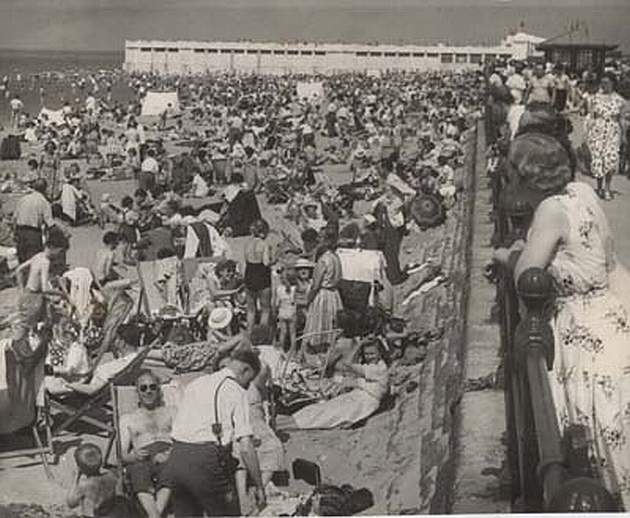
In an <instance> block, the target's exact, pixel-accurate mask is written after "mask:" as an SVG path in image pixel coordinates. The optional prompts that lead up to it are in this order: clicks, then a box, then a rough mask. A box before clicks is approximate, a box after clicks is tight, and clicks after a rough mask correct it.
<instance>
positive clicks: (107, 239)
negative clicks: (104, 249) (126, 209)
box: [103, 231, 120, 246]
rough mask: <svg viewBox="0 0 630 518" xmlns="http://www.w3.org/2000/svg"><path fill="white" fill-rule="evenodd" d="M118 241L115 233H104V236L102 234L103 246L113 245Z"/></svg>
mask: <svg viewBox="0 0 630 518" xmlns="http://www.w3.org/2000/svg"><path fill="white" fill-rule="evenodd" d="M119 241H120V236H119V235H118V234H117V233H116V232H112V231H109V232H105V234H103V244H105V245H108V246H109V245H113V244H115V243H118V242H119Z"/></svg>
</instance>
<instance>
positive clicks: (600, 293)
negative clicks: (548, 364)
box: [549, 182, 630, 510]
mask: <svg viewBox="0 0 630 518" xmlns="http://www.w3.org/2000/svg"><path fill="white" fill-rule="evenodd" d="M555 199H557V200H558V201H559V202H560V203H561V205H562V207H563V208H564V210H565V213H566V215H567V219H568V221H569V227H570V230H569V237H568V239H567V240H566V242H563V243H561V244H560V245H559V246H558V248H557V251H556V254H555V257H554V258H553V260H552V262H551V264H550V266H549V272H550V273H551V274H552V275H553V277H554V280H555V282H556V290H557V298H556V316H555V319H554V322H553V327H554V337H555V347H556V359H555V362H554V367H553V372H552V373H550V383H551V389H552V393H553V396H554V402H555V406H556V411H557V413H558V419H559V424H560V429H561V430H566V429H567V427H568V426H570V425H584V426H585V427H586V428H587V429H588V431H589V435H590V437H589V452H590V458H591V462H592V467H593V472H594V474H596V475H597V476H599V477H601V480H602V482H603V483H604V485H605V486H606V488H607V489H608V490H609V491H610V492H611V493H612V494H613V495H616V496H617V497H620V498H621V500H622V502H623V504H624V506H625V508H626V509H627V510H630V320H629V309H628V308H626V307H625V305H624V303H623V302H622V300H621V299H620V298H619V297H618V296H617V295H615V293H613V290H612V289H611V286H610V285H609V273H608V268H607V254H606V249H607V243H609V242H610V238H609V230H608V223H607V220H606V216H605V215H604V213H603V211H602V210H601V207H600V206H599V204H598V201H597V196H596V195H595V192H594V191H593V189H592V188H591V187H590V186H589V185H586V184H583V183H577V182H576V183H571V184H569V186H568V187H567V194H562V195H558V196H556V197H555Z"/></svg>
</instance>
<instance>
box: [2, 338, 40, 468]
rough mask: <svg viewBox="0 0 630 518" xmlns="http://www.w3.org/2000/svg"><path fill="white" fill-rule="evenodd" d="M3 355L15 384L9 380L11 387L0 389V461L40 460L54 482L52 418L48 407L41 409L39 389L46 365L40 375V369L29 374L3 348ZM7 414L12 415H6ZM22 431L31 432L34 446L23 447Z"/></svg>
mask: <svg viewBox="0 0 630 518" xmlns="http://www.w3.org/2000/svg"><path fill="white" fill-rule="evenodd" d="M0 354H2V355H3V358H2V360H3V361H4V362H6V363H5V366H4V367H5V369H6V372H7V373H11V375H10V376H7V377H10V378H11V380H10V381H8V380H7V384H6V385H4V384H3V386H2V388H0V407H2V408H0V419H1V420H2V421H1V422H0V444H1V445H2V448H0V460H2V459H13V458H18V457H39V458H40V459H41V462H42V465H43V466H44V471H45V472H46V476H47V477H48V478H49V479H51V480H52V478H53V476H52V473H51V471H50V467H49V465H48V459H47V456H48V455H52V454H53V442H52V432H51V428H50V415H49V414H48V408H47V406H46V405H45V404H44V405H43V406H38V401H37V394H38V392H39V386H40V383H41V382H42V380H43V364H42V366H41V367H39V368H41V371H40V373H39V374H37V373H35V372H34V371H35V370H36V369H38V367H35V369H33V370H31V371H30V372H25V371H24V370H23V369H22V366H21V365H20V364H19V363H18V362H17V359H16V357H15V354H14V353H13V352H12V351H10V350H4V349H2V348H0ZM42 362H43V360H42ZM0 370H1V369H0ZM11 390H14V391H15V393H14V394H13V395H11V394H10V392H11ZM39 404H41V402H39ZM6 410H8V413H5V411H6ZM19 430H25V431H26V430H28V432H29V435H30V436H31V438H32V439H33V442H32V443H31V445H27V446H25V445H24V444H23V442H24V441H22V440H21V439H23V438H24V437H22V436H21V434H16V432H18V431H19Z"/></svg>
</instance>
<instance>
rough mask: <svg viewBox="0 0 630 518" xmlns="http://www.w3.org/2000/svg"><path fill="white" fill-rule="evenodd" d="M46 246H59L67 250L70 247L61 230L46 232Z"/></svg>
mask: <svg viewBox="0 0 630 518" xmlns="http://www.w3.org/2000/svg"><path fill="white" fill-rule="evenodd" d="M46 246H47V247H48V248H61V249H63V250H67V249H68V248H69V247H70V243H69V242H68V238H67V237H66V236H64V235H63V234H62V233H61V232H51V233H49V234H48V239H47V240H46Z"/></svg>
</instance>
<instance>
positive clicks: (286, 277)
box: [274, 268, 297, 355]
mask: <svg viewBox="0 0 630 518" xmlns="http://www.w3.org/2000/svg"><path fill="white" fill-rule="evenodd" d="M295 283H296V275H295V274H294V273H293V275H291V273H290V272H289V270H288V269H287V268H285V269H284V270H283V271H282V273H281V275H280V284H279V285H278V287H277V288H276V293H275V301H274V302H275V304H274V307H275V309H276V314H277V315H278V326H279V328H280V337H279V338H280V348H281V349H284V347H285V345H286V342H287V335H288V337H289V340H290V349H289V351H290V354H291V355H293V354H294V353H295V348H296V335H297V306H296V303H295V292H296V287H295Z"/></svg>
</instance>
